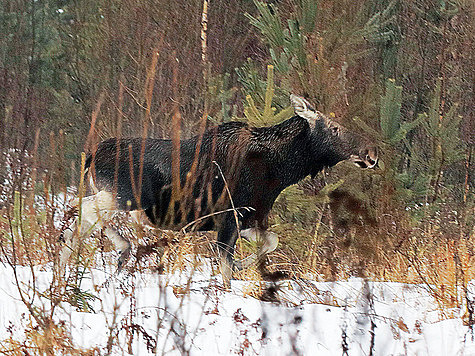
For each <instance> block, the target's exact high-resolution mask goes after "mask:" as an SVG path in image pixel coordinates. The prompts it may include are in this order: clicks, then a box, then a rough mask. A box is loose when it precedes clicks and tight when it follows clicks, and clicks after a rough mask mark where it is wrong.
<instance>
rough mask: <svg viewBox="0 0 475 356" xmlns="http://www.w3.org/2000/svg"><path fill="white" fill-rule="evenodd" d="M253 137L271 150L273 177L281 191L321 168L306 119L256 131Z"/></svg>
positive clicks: (295, 119) (295, 118)
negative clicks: (278, 183) (278, 182)
mask: <svg viewBox="0 0 475 356" xmlns="http://www.w3.org/2000/svg"><path fill="white" fill-rule="evenodd" d="M259 131H260V132H259ZM256 133H257V134H258V136H259V138H258V140H260V141H261V143H262V142H264V143H266V144H267V146H268V147H269V149H270V152H271V157H272V159H271V162H270V163H271V165H272V167H273V168H272V173H273V175H274V176H275V177H276V178H277V179H278V180H279V181H280V185H281V187H280V188H281V189H284V188H286V187H288V186H289V185H292V184H295V183H297V182H298V181H300V180H302V179H303V178H305V177H306V176H308V175H309V174H312V175H314V174H316V173H318V172H319V171H320V170H321V169H322V168H323V165H322V164H319V161H320V160H318V159H317V160H316V159H315V157H314V152H313V151H314V150H312V143H311V129H310V126H309V124H308V122H307V121H306V120H305V119H303V118H301V117H298V116H294V117H292V118H291V119H288V120H286V121H284V122H283V123H281V124H279V125H275V126H272V127H268V128H263V129H257V130H256ZM317 158H318V157H317Z"/></svg>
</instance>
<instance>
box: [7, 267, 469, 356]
mask: <svg viewBox="0 0 475 356" xmlns="http://www.w3.org/2000/svg"><path fill="white" fill-rule="evenodd" d="M199 261H200V265H199V267H197V268H195V269H193V268H191V267H189V268H188V269H187V270H186V271H185V272H182V273H178V272H177V273H174V274H168V275H166V274H164V275H159V274H153V273H143V272H142V273H138V272H137V273H133V274H129V275H126V274H123V275H119V276H117V275H114V274H112V273H111V272H110V271H107V270H101V269H92V270H91V271H90V273H89V274H88V276H87V277H88V278H85V279H84V280H83V282H82V285H81V289H82V290H85V291H90V292H91V291H92V292H93V294H95V295H96V296H97V299H94V300H92V301H91V302H90V304H91V307H92V308H93V310H94V311H95V313H92V312H91V313H85V312H79V311H77V310H76V309H75V308H74V307H72V306H71V305H69V304H67V303H63V304H61V308H60V309H58V310H57V312H56V316H55V320H56V321H57V322H59V321H61V320H62V321H64V322H65V323H66V325H67V327H68V328H69V331H70V333H71V335H72V339H73V341H74V343H75V344H76V345H77V346H81V347H84V348H92V347H95V346H97V347H99V348H101V349H103V350H105V347H106V345H107V340H108V337H109V335H110V329H112V330H113V333H116V334H117V337H118V344H119V345H118V346H117V345H116V346H114V348H113V354H116V355H123V354H128V351H129V344H130V347H131V349H130V351H131V352H132V354H134V355H148V354H154V352H155V353H156V354H167V355H180V354H182V353H184V352H189V353H190V354H191V355H201V354H203V355H205V354H206V355H230V354H243V355H291V354H292V355H295V354H300V355H341V354H342V353H343V348H344V347H345V348H347V352H348V354H349V355H368V354H369V352H370V349H371V347H372V348H373V354H374V355H463V354H466V355H471V354H475V341H474V339H473V336H472V334H471V333H470V331H469V328H468V327H467V326H464V325H463V322H462V316H461V315H459V316H456V317H454V318H453V319H443V318H441V315H440V312H439V309H438V307H437V303H436V301H435V300H434V298H433V297H432V296H431V295H430V293H429V292H428V291H427V289H426V288H425V287H423V286H419V285H407V284H401V283H387V282H385V283H383V282H366V281H364V280H362V279H357V278H354V279H350V280H348V281H344V282H343V281H342V282H313V281H309V280H301V281H298V280H292V281H290V280H288V281H281V282H278V285H279V292H278V296H279V298H280V299H281V300H282V301H285V302H281V303H278V304H277V303H270V302H263V301H260V300H258V299H255V298H252V297H250V296H246V295H245V293H244V292H243V291H244V290H246V288H248V287H249V286H250V284H251V283H257V282H247V281H237V280H233V281H232V288H231V290H230V291H225V290H223V289H222V288H221V287H220V285H221V280H220V276H219V275H217V276H212V268H211V262H210V261H209V260H207V259H200V260H199ZM190 265H191V264H190ZM34 272H35V276H36V281H35V283H36V289H37V290H39V291H46V290H47V289H48V287H49V285H50V283H51V281H52V272H51V266H50V265H47V266H42V267H35V269H34ZM17 273H18V276H19V280H20V281H21V283H22V289H23V290H24V291H27V292H28V291H29V292H28V294H29V295H32V292H31V288H33V280H32V273H31V270H30V269H29V268H27V267H21V266H18V267H17ZM262 283H264V282H262ZM187 288H189V291H188V292H186V290H187ZM368 294H371V295H372V298H368V296H367V295H368ZM34 305H35V306H37V307H38V308H43V309H44V310H46V311H47V310H48V308H49V301H48V300H47V299H45V298H42V297H39V296H38V295H36V298H35V302H34ZM460 313H462V312H461V311H459V314H460ZM28 321H29V316H28V311H27V309H26V307H25V305H24V304H23V303H22V302H21V301H20V297H19V293H18V289H17V287H16V284H15V280H14V276H13V273H12V269H11V267H9V266H2V265H0V339H2V340H3V339H6V338H8V337H9V336H10V335H12V333H13V335H14V336H15V337H17V338H18V335H22V331H23V330H24V329H25V328H26V327H27V325H28ZM127 328H128V329H127ZM127 330H128V331H127ZM132 330H133V333H132ZM373 333H374V337H373ZM131 335H132V336H131ZM130 338H132V340H131V341H130ZM147 341H148V347H147ZM116 344H117V343H116ZM343 345H345V346H343ZM371 345H373V346H371ZM153 347H155V349H153Z"/></svg>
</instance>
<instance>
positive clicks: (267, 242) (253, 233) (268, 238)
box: [241, 228, 279, 268]
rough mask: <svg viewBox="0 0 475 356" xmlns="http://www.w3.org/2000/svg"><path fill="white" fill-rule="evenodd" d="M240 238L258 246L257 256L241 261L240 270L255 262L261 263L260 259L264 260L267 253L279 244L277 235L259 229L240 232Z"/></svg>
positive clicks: (253, 255) (254, 254) (252, 255)
mask: <svg viewBox="0 0 475 356" xmlns="http://www.w3.org/2000/svg"><path fill="white" fill-rule="evenodd" d="M241 237H242V238H245V239H246V240H247V241H250V242H255V243H257V245H258V250H257V254H256V253H253V254H251V255H250V256H248V257H246V258H245V259H243V260H242V261H241V266H242V268H247V267H249V266H250V265H252V264H254V263H256V262H260V261H262V259H263V258H265V256H266V255H267V254H268V253H271V252H272V251H274V250H275V249H276V248H277V245H278V244H279V237H278V236H277V234H275V233H273V232H270V231H267V230H264V229H259V228H250V229H245V230H242V231H241Z"/></svg>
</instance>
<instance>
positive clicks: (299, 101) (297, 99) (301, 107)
mask: <svg viewBox="0 0 475 356" xmlns="http://www.w3.org/2000/svg"><path fill="white" fill-rule="evenodd" d="M290 103H291V104H292V107H293V108H294V111H295V114H296V115H298V116H300V117H303V118H304V119H307V121H308V123H309V124H310V126H311V127H313V126H315V120H316V119H317V118H318V115H317V113H316V112H315V110H314V109H313V108H312V106H311V105H310V103H309V102H308V101H307V100H305V99H304V98H302V97H301V96H298V95H295V94H290Z"/></svg>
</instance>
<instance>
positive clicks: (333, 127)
mask: <svg viewBox="0 0 475 356" xmlns="http://www.w3.org/2000/svg"><path fill="white" fill-rule="evenodd" d="M331 131H332V134H333V135H335V136H338V135H339V134H340V128H339V127H338V126H332V127H331Z"/></svg>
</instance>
